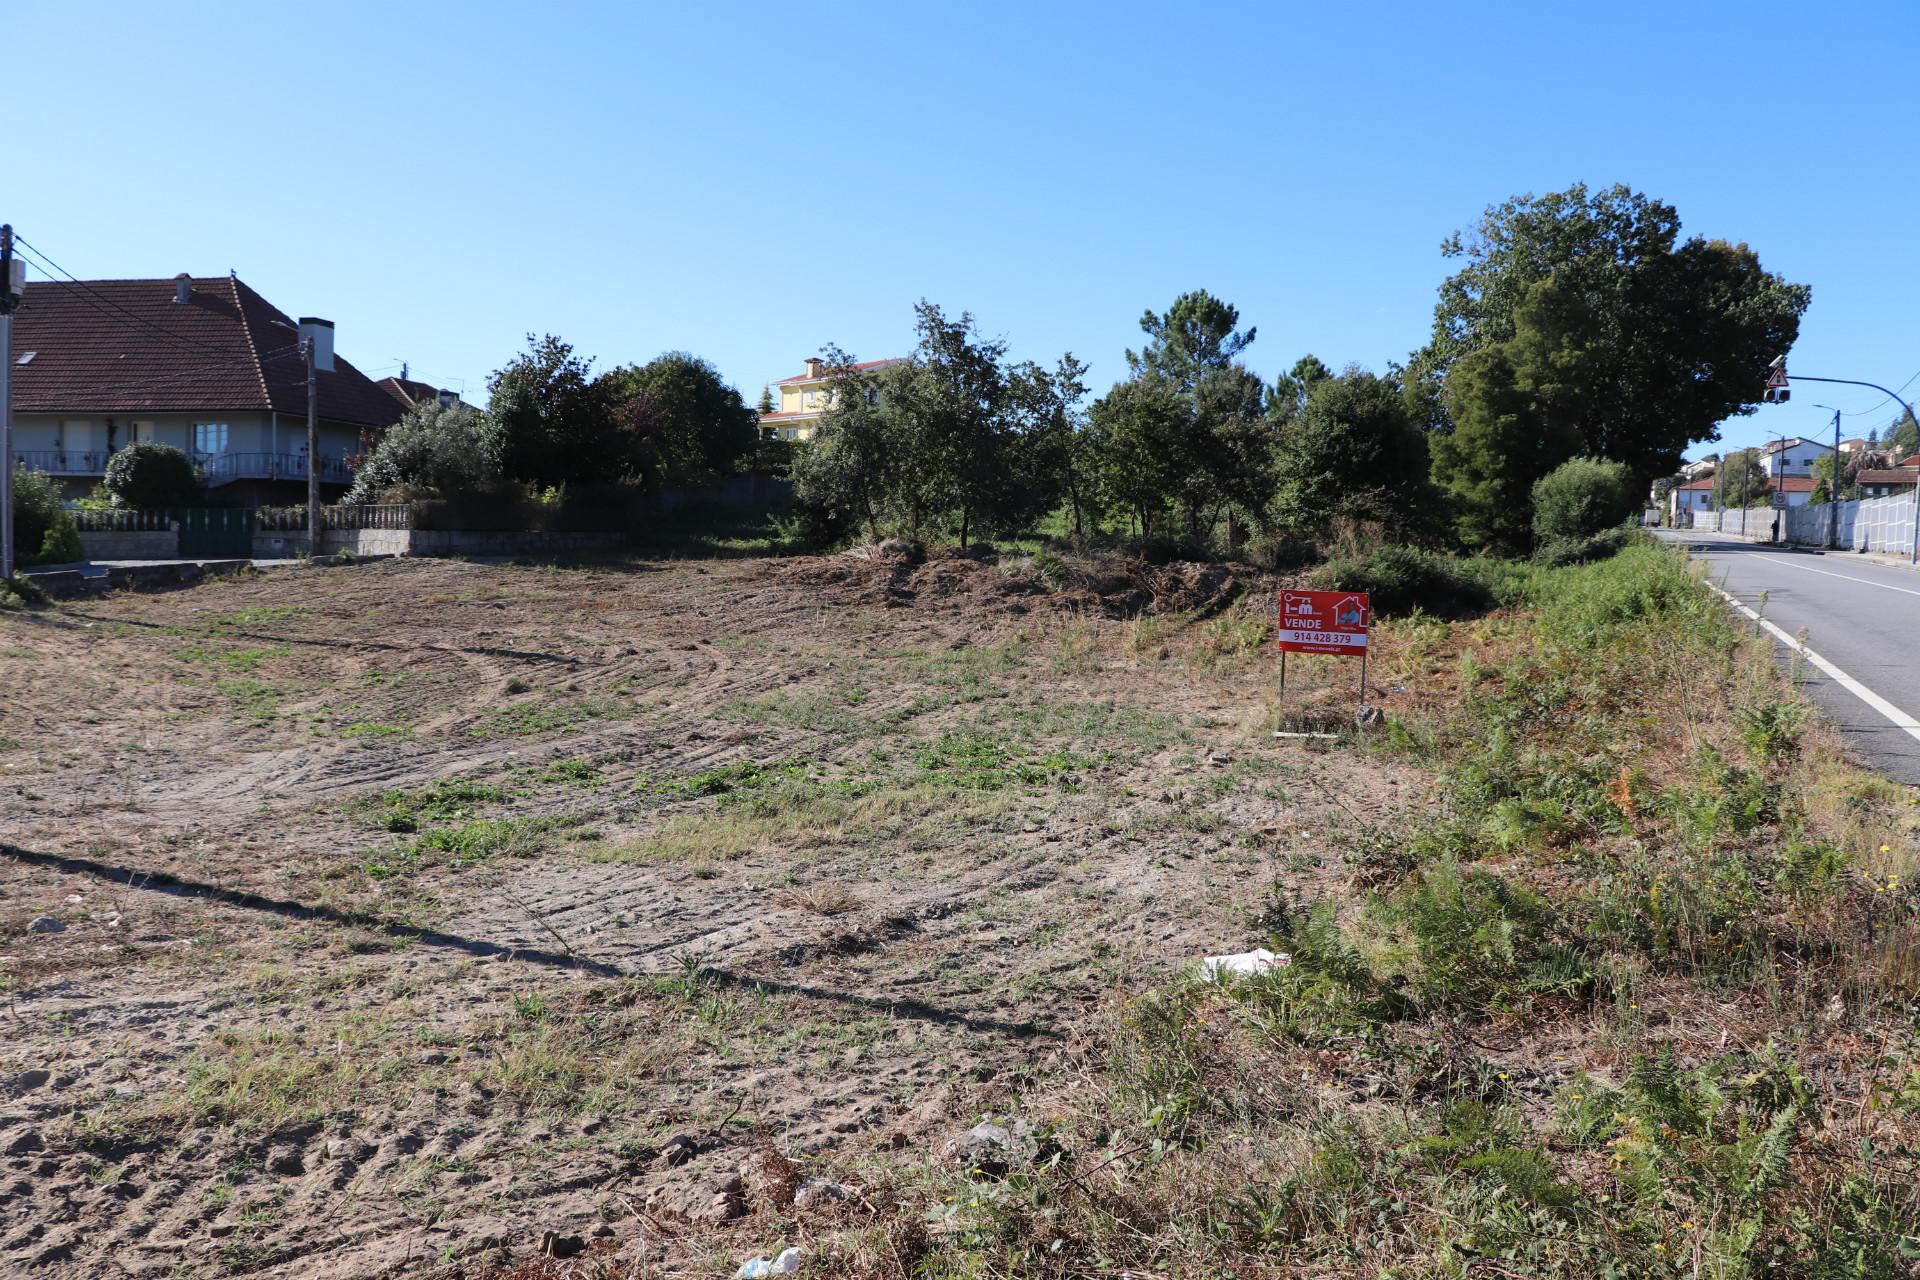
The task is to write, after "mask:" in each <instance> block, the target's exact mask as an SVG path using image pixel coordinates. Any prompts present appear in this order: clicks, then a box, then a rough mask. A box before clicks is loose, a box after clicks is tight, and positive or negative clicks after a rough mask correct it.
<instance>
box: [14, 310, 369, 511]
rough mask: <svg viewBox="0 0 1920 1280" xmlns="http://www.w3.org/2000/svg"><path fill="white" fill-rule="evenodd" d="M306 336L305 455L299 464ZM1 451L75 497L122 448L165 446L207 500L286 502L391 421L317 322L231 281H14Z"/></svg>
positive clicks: (340, 468)
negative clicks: (9, 391)
mask: <svg viewBox="0 0 1920 1280" xmlns="http://www.w3.org/2000/svg"><path fill="white" fill-rule="evenodd" d="M306 339H311V340H312V341H313V343H314V353H315V358H314V364H315V369H316V373H315V378H314V381H315V384H316V389H317V392H318V397H317V398H318V418H319V426H320V430H319V437H320V448H319V453H318V456H317V457H315V458H312V459H309V458H308V456H307V366H306V361H305V360H304V359H303V358H302V357H301V355H300V351H299V345H300V343H301V342H302V341H303V340H306ZM13 359H14V366H13V409H14V451H15V456H16V457H17V458H18V459H19V461H20V463H21V464H22V465H24V466H26V467H28V468H29V469H31V470H34V471H41V472H45V473H46V474H48V475H50V476H54V477H57V478H58V479H60V480H61V481H62V482H63V483H64V487H65V488H66V489H67V490H68V492H69V494H70V495H76V496H77V494H79V493H83V492H85V491H86V490H87V489H88V488H90V487H92V485H93V484H95V483H97V482H98V481H99V480H100V479H101V477H102V476H103V475H104V474H105V471H106V466H107V459H108V458H109V457H110V456H111V455H112V454H113V453H115V452H116V451H117V450H119V449H121V448H123V447H125V446H126V445H128V444H131V443H132V442H134V441H136V440H157V441H161V442H163V443H166V444H171V445H176V446H178V447H179V448H181V449H182V450H184V451H186V453H187V455H188V456H189V457H191V458H192V459H193V463H194V465H195V467H197V468H198V469H199V471H200V473H201V475H202V476H203V477H204V480H205V483H206V485H207V488H208V490H209V491H210V493H211V494H213V495H214V496H215V497H216V498H217V500H219V501H221V502H226V501H229V500H231V501H232V502H233V503H234V504H235V505H246V504H249V503H259V502H298V501H302V500H304V498H305V497H306V483H307V476H308V472H309V469H312V470H315V471H317V472H318V473H319V477H320V482H321V484H322V486H323V490H322V492H323V493H324V494H326V495H327V496H334V495H337V494H338V493H339V492H340V491H341V490H342V489H344V488H346V486H347V485H349V484H351V483H352V481H353V476H352V473H351V471H350V469H349V466H348V459H349V458H350V457H352V456H354V455H355V454H357V453H359V452H360V451H361V448H362V437H363V436H364V435H368V434H369V433H371V435H373V436H377V434H378V433H379V432H380V431H381V430H384V429H385V428H386V427H388V426H390V425H392V423H394V422H395V421H396V420H398V418H399V417H400V414H401V412H402V407H401V405H400V404H399V403H398V402H397V401H396V399H395V397H394V395H393V394H392V393H391V392H389V391H387V390H384V389H382V388H381V387H380V385H379V384H377V383H375V382H374V381H373V380H372V379H370V378H368V377H367V376H366V375H365V374H363V373H361V372H360V371H359V370H358V369H356V368H354V367H353V365H351V364H350V363H348V362H347V360H346V359H345V358H344V357H342V356H339V355H337V354H335V352H334V328H333V322H332V321H330V320H320V319H316V318H313V317H303V318H301V319H300V321H299V322H298V323H296V322H294V321H293V320H291V319H289V318H288V316H287V314H286V313H285V312H283V311H281V310H280V309H279V308H278V307H275V306H274V305H273V304H272V303H270V302H268V301H267V300H266V299H265V298H263V297H261V296H260V295H259V294H258V293H256V292H255V291H254V290H253V289H251V288H250V287H248V286H247V285H246V284H245V283H244V282H243V281H241V280H239V279H237V278H236V277H234V276H231V275H228V276H212V277H205V276H200V277H194V276H186V275H180V276H176V277H174V278H173V279H171V280H87V281H82V282H79V283H72V282H63V281H54V280H44V281H43V280H36V281H33V282H30V283H29V284H28V285H27V287H26V292H25V294H24V295H23V296H22V299H21V303H20V308H19V310H18V311H17V312H16V313H15V315H14V326H13Z"/></svg>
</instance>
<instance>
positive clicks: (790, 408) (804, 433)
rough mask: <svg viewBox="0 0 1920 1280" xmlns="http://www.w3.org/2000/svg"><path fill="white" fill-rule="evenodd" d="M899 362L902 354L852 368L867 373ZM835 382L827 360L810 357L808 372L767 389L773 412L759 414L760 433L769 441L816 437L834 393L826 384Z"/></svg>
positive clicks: (785, 379) (781, 380) (870, 361)
mask: <svg viewBox="0 0 1920 1280" xmlns="http://www.w3.org/2000/svg"><path fill="white" fill-rule="evenodd" d="M899 363H900V358H899V357H895V358H894V359H891V360H863V361H861V362H860V363H859V364H856V365H853V366H852V368H853V370H854V372H856V373H868V372H871V371H873V370H875V369H884V368H886V367H887V366H888V365H890V364H899ZM832 381H833V371H832V370H830V369H828V368H827V365H826V362H825V361H823V360H822V359H820V357H818V356H808V357H807V371H806V372H805V373H802V374H798V375H796V376H794V377H791V378H782V379H780V381H778V382H776V383H774V384H773V385H772V386H771V387H769V388H768V391H769V392H770V393H772V394H773V395H774V397H775V399H774V406H773V412H772V413H763V414H761V415H760V434H761V435H762V436H764V437H765V438H767V439H769V440H811V439H813V433H814V430H815V428H817V427H818V426H819V425H820V419H821V418H822V417H824V416H825V414H826V412H827V404H828V397H829V396H830V395H831V394H832V392H831V391H830V389H829V388H828V385H827V384H828V383H830V382H832Z"/></svg>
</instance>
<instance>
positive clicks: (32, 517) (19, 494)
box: [13, 467, 73, 563]
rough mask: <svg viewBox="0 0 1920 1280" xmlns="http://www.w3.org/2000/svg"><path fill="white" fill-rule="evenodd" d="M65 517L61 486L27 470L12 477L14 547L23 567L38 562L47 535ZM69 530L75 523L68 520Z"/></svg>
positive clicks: (22, 470)
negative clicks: (61, 502)
mask: <svg viewBox="0 0 1920 1280" xmlns="http://www.w3.org/2000/svg"><path fill="white" fill-rule="evenodd" d="M63 514H64V513H63V512H62V511H61V509H60V486H59V485H58V484H56V483H55V482H54V481H52V480H50V479H48V478H47V477H46V476H44V475H42V474H40V473H39V472H38V471H28V470H26V469H25V468H24V467H23V468H21V469H20V470H18V471H16V472H14V474H13V546H14V550H15V552H16V554H17V555H18V556H19V558H20V560H21V562H22V563H31V562H33V561H36V560H38V558H39V557H38V554H37V553H38V552H39V550H40V547H41V545H42V544H43V543H45V542H46V540H47V533H48V531H49V530H51V529H52V528H53V526H54V524H55V523H56V522H57V521H58V520H59V519H60V518H61V516H62V515H63ZM67 524H68V526H69V527H71V525H72V524H73V521H71V520H68V521H67Z"/></svg>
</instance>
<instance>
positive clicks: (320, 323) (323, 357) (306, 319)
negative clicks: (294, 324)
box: [300, 316, 333, 373]
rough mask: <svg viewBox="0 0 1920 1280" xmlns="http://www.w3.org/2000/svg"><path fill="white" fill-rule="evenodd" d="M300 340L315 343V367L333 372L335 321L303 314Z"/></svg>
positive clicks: (324, 371)
mask: <svg viewBox="0 0 1920 1280" xmlns="http://www.w3.org/2000/svg"><path fill="white" fill-rule="evenodd" d="M300 341H302V342H311V343H313V367H314V368H316V369H318V370H320V372H322V373H332V372H333V321H331V320H322V319H320V318H319V317H317V316H301V317H300Z"/></svg>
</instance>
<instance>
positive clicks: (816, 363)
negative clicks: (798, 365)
mask: <svg viewBox="0 0 1920 1280" xmlns="http://www.w3.org/2000/svg"><path fill="white" fill-rule="evenodd" d="M807 376H808V377H809V378H817V377H819V376H820V357H819V356H808V357H807Z"/></svg>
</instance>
